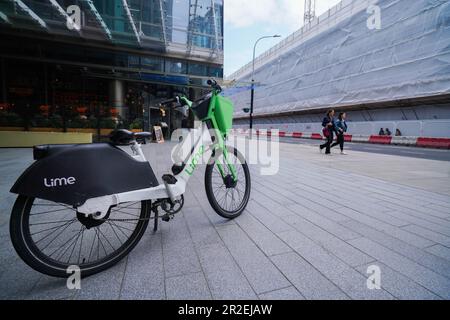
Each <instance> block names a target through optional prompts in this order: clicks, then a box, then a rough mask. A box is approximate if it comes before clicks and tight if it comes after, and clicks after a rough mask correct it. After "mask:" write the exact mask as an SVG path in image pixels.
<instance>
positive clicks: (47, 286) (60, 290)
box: [24, 275, 78, 300]
mask: <svg viewBox="0 0 450 320" xmlns="http://www.w3.org/2000/svg"><path fill="white" fill-rule="evenodd" d="M77 291H78V290H69V289H68V288H67V285H66V279H60V278H53V277H49V276H46V275H43V276H42V277H41V278H40V279H39V281H38V282H37V283H36V285H35V286H34V287H33V290H32V291H31V292H30V293H29V294H27V295H26V296H25V297H24V299H29V300H55V299H72V298H73V297H74V296H75V295H76V293H77Z"/></svg>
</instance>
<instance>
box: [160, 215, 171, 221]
mask: <svg viewBox="0 0 450 320" xmlns="http://www.w3.org/2000/svg"><path fill="white" fill-rule="evenodd" d="M161 220H162V221H164V222H169V221H170V215H169V214H168V213H166V214H165V215H162V216H161Z"/></svg>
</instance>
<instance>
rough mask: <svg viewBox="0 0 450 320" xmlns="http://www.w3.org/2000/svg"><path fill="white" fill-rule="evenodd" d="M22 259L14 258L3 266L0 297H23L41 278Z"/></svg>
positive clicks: (27, 294) (40, 275)
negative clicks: (12, 261)
mask: <svg viewBox="0 0 450 320" xmlns="http://www.w3.org/2000/svg"><path fill="white" fill-rule="evenodd" d="M42 277H43V276H42V274H40V273H38V272H37V271H34V270H33V269H32V268H30V267H29V266H28V265H26V264H25V263H24V262H23V261H22V260H20V259H16V260H14V263H13V264H10V265H9V266H7V267H6V268H5V270H4V271H3V273H2V275H1V277H0V284H1V290H0V299H24V298H26V297H27V296H29V294H30V293H31V291H32V289H33V288H34V286H35V285H36V284H37V283H38V281H39V280H40V279H41V278H42Z"/></svg>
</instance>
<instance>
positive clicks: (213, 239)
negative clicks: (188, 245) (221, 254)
mask: <svg viewBox="0 0 450 320" xmlns="http://www.w3.org/2000/svg"><path fill="white" fill-rule="evenodd" d="M183 215H184V217H185V220H186V224H187V226H188V228H189V232H190V234H191V237H192V241H193V243H194V246H195V247H196V248H197V249H198V250H201V248H202V247H203V246H209V245H211V244H222V240H221V239H220V237H219V234H218V233H217V231H216V229H214V227H213V225H212V224H211V222H210V221H209V219H208V218H207V217H206V215H205V214H204V212H203V209H202V208H201V207H199V206H197V207H192V208H184V209H183Z"/></svg>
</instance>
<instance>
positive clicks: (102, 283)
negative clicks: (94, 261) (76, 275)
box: [74, 258, 128, 300]
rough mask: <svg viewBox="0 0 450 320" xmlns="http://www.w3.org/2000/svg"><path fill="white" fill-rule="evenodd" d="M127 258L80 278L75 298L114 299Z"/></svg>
mask: <svg viewBox="0 0 450 320" xmlns="http://www.w3.org/2000/svg"><path fill="white" fill-rule="evenodd" d="M127 260H128V258H125V259H123V260H121V261H120V262H119V263H118V264H116V265H115V266H113V267H111V268H109V269H108V270H105V271H103V272H101V273H97V274H94V275H92V276H90V277H87V278H82V279H81V289H80V290H76V292H75V296H74V298H75V299H80V300H100V299H109V300H116V299H119V297H120V290H121V287H122V282H123V279H124V277H125V267H126V265H127Z"/></svg>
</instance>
